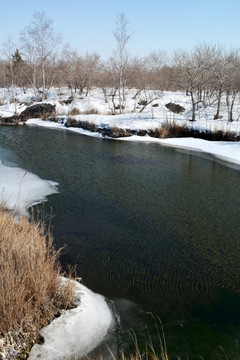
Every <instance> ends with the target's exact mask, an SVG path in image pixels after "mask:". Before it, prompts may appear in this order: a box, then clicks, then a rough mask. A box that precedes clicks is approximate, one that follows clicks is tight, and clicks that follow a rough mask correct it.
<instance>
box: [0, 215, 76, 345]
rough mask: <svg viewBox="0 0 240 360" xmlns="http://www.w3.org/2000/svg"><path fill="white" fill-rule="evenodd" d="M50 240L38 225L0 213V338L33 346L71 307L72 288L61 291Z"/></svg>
mask: <svg viewBox="0 0 240 360" xmlns="http://www.w3.org/2000/svg"><path fill="white" fill-rule="evenodd" d="M58 255H59V253H58V252H56V251H55V250H54V248H53V245H52V238H51V237H50V236H49V235H46V234H45V229H44V227H43V225H41V224H34V223H30V222H29V221H28V220H26V219H22V220H20V221H19V222H18V223H16V220H15V219H14V217H13V216H12V215H10V214H7V213H6V212H4V211H3V210H2V209H1V210H0V337H1V336H3V337H5V338H9V337H10V338H11V339H14V342H15V343H17V344H19V342H20V343H21V342H23V341H24V342H25V343H26V342H33V341H36V340H37V339H38V332H39V330H40V328H41V327H43V326H45V325H47V324H48V323H49V322H50V321H51V320H52V319H53V318H54V317H55V316H56V315H57V314H58V313H59V311H60V310H61V309H63V308H68V307H69V306H70V305H71V303H72V298H73V293H74V288H73V286H72V284H71V283H70V282H69V285H68V286H64V288H62V287H60V281H61V278H60V266H59V263H58Z"/></svg>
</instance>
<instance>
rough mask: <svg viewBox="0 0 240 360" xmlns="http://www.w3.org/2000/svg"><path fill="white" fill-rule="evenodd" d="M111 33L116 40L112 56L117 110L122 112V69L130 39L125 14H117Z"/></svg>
mask: <svg viewBox="0 0 240 360" xmlns="http://www.w3.org/2000/svg"><path fill="white" fill-rule="evenodd" d="M113 35H114V37H115V39H116V42H117V47H116V51H115V54H114V58H115V61H116V66H117V71H118V96H119V112H120V114H121V113H122V109H123V103H124V100H125V95H124V86H125V79H124V71H125V69H126V66H127V63H128V58H129V54H128V51H127V43H128V41H129V39H130V36H131V35H130V33H129V30H128V20H127V19H126V16H125V14H124V13H123V12H122V13H120V14H119V15H118V17H117V19H116V27H115V30H114V32H113Z"/></svg>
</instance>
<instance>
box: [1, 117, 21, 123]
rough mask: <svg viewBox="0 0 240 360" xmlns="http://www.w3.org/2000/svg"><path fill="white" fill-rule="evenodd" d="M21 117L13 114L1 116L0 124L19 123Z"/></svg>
mask: <svg viewBox="0 0 240 360" xmlns="http://www.w3.org/2000/svg"><path fill="white" fill-rule="evenodd" d="M18 123H19V117H18V116H17V115H13V116H10V117H0V125H18Z"/></svg>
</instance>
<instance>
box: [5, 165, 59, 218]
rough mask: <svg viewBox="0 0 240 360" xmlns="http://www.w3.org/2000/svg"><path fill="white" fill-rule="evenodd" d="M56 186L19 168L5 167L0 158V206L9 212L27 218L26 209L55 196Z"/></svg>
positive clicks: (54, 183)
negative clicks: (11, 211)
mask: <svg viewBox="0 0 240 360" xmlns="http://www.w3.org/2000/svg"><path fill="white" fill-rule="evenodd" d="M57 185H58V183H56V182H53V181H49V180H43V179H41V178H40V177H38V176H37V175H35V174H33V173H31V172H29V171H26V170H24V169H21V168H19V167H15V166H7V165H5V164H4V162H3V160H2V159H1V158H0V204H3V205H4V206H5V207H6V208H7V209H9V210H14V211H16V213H18V214H21V215H22V216H28V211H27V209H28V208H29V207H30V206H33V205H36V204H38V203H41V202H42V201H46V200H47V198H46V197H47V196H48V195H51V194H56V193H57V192H58V190H57Z"/></svg>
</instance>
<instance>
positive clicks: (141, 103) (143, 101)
mask: <svg viewBox="0 0 240 360" xmlns="http://www.w3.org/2000/svg"><path fill="white" fill-rule="evenodd" d="M138 105H142V106H146V105H147V100H139V102H138Z"/></svg>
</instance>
